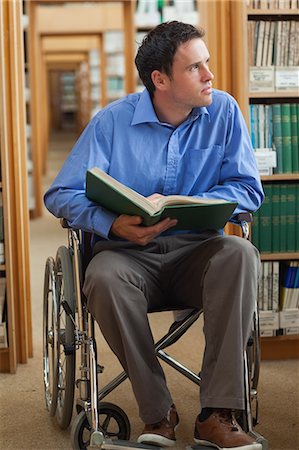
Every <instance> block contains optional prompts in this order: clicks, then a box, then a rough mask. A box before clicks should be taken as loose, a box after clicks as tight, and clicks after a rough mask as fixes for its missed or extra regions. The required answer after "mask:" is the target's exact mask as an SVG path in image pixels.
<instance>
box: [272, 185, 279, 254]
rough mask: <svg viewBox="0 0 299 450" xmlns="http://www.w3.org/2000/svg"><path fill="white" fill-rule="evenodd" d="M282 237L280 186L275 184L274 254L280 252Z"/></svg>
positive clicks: (273, 214)
mask: <svg viewBox="0 0 299 450" xmlns="http://www.w3.org/2000/svg"><path fill="white" fill-rule="evenodd" d="M279 235H280V185H279V183H275V184H273V188H272V252H279V250H280V248H279Z"/></svg>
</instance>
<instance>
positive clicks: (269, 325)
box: [259, 311, 279, 331]
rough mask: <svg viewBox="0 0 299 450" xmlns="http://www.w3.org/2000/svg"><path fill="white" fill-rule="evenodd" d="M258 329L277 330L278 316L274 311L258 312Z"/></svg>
mask: <svg viewBox="0 0 299 450" xmlns="http://www.w3.org/2000/svg"><path fill="white" fill-rule="evenodd" d="M259 318H260V329H261V331H266V330H278V329H279V314H278V312H275V311H260V313H259Z"/></svg>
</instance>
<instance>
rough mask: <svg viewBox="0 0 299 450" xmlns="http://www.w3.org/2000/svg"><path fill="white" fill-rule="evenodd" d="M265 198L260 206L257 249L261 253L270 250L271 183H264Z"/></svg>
mask: <svg viewBox="0 0 299 450" xmlns="http://www.w3.org/2000/svg"><path fill="white" fill-rule="evenodd" d="M264 192H265V199H264V203H263V204H262V206H261V207H260V221H259V225H260V226H259V244H260V247H259V250H260V251H261V253H270V252H271V251H272V184H265V185H264Z"/></svg>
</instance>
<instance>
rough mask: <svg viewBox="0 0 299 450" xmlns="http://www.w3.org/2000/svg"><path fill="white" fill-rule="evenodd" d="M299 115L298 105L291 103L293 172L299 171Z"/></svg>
mask: <svg viewBox="0 0 299 450" xmlns="http://www.w3.org/2000/svg"><path fill="white" fill-rule="evenodd" d="M297 121H299V116H297V105H296V104H295V103H292V104H291V143H292V168H293V172H299V151H298V149H299V136H298V125H297Z"/></svg>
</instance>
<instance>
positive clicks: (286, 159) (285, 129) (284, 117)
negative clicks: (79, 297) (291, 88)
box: [281, 103, 292, 173]
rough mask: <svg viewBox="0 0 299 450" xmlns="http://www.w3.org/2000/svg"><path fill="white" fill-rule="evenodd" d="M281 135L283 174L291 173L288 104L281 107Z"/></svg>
mask: <svg viewBox="0 0 299 450" xmlns="http://www.w3.org/2000/svg"><path fill="white" fill-rule="evenodd" d="M281 135H282V167H283V173H291V172H292V141H291V108H290V104H289V103H282V105H281Z"/></svg>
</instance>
